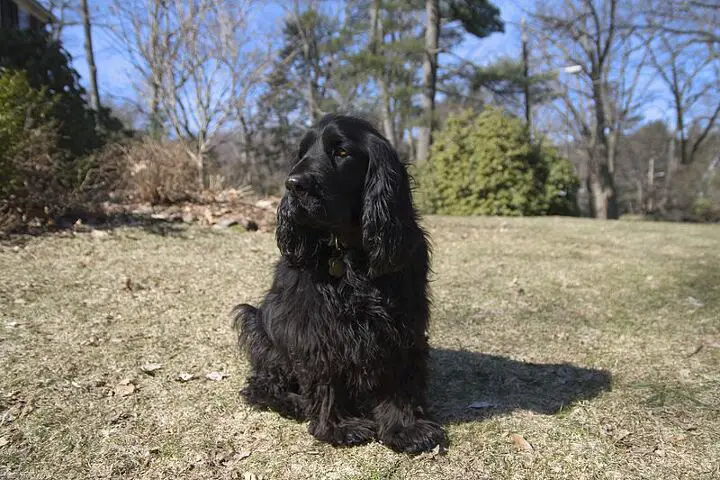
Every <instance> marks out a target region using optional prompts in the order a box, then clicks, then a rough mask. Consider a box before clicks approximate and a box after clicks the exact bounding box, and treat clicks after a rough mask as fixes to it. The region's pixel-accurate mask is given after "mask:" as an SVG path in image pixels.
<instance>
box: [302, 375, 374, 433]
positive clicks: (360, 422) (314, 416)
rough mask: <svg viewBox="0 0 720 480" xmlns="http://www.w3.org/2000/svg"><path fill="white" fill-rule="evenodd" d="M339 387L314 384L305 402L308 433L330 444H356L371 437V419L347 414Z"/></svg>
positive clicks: (372, 423) (372, 425) (372, 424)
mask: <svg viewBox="0 0 720 480" xmlns="http://www.w3.org/2000/svg"><path fill="white" fill-rule="evenodd" d="M343 393H344V392H343V391H342V390H341V389H338V388H336V387H334V386H333V385H331V384H329V383H323V384H320V385H317V386H315V388H314V389H313V392H312V396H311V399H310V401H309V404H308V411H307V414H308V417H309V418H310V425H309V426H308V431H309V432H310V434H311V435H312V436H313V437H315V438H317V439H318V440H320V441H322V442H326V443H329V444H331V445H336V446H337V445H359V444H362V443H367V442H369V441H371V440H372V439H374V438H375V422H374V421H372V420H370V419H364V418H359V417H351V416H348V415H347V414H346V413H345V412H346V407H347V405H346V398H345V395H344V394H343Z"/></svg>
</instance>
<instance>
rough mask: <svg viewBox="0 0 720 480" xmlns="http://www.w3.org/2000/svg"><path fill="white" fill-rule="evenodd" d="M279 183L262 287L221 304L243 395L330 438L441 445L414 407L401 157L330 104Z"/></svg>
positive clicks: (422, 329)
mask: <svg viewBox="0 0 720 480" xmlns="http://www.w3.org/2000/svg"><path fill="white" fill-rule="evenodd" d="M285 185H286V188H287V193H286V194H285V196H284V197H283V199H282V201H281V203H280V206H279V208H278V215H277V220H278V223H277V231H276V235H277V244H278V247H279V248H280V252H281V253H282V259H281V260H280V261H279V263H278V265H277V267H276V270H275V278H274V281H273V284H272V287H271V288H270V291H269V292H268V293H267V295H266V296H265V299H264V301H263V302H262V304H261V305H260V307H259V308H255V307H252V306H250V305H247V304H243V305H239V306H238V307H236V308H235V310H234V316H235V322H234V325H235V328H236V330H237V331H238V339H239V342H240V345H241V346H244V347H245V349H246V350H247V353H248V355H249V358H250V362H251V364H252V373H251V375H250V377H249V378H248V380H247V384H246V386H245V388H244V389H243V391H242V393H243V395H244V396H245V398H246V399H247V401H248V402H249V403H250V404H252V405H255V406H257V407H261V408H269V409H272V410H275V411H277V412H279V413H280V414H282V415H284V416H287V417H291V418H294V419H297V420H309V421H310V426H309V431H310V433H311V434H312V435H313V436H314V437H315V438H317V439H319V440H321V441H324V442H328V443H330V444H333V445H355V444H360V443H365V442H368V441H370V440H372V439H375V438H377V439H378V440H380V441H381V442H382V443H384V444H385V445H387V446H389V447H390V448H392V449H393V450H396V451H401V452H420V451H425V450H429V449H432V448H433V447H435V446H436V445H439V444H443V443H444V441H445V434H444V432H443V430H442V428H441V426H440V425H438V424H437V423H435V422H433V421H430V420H428V419H427V417H426V404H425V391H426V377H427V367H426V362H427V354H428V344H427V337H426V328H427V326H428V310H429V300H428V293H427V274H428V269H429V266H428V264H429V258H428V257H429V246H428V241H427V238H426V235H425V233H424V232H423V230H422V229H421V228H420V227H419V226H418V223H417V213H416V211H415V209H414V207H413V204H412V197H411V192H410V184H409V178H408V174H407V172H406V170H405V166H404V165H403V164H402V163H401V162H400V159H399V158H398V156H397V153H396V152H395V150H394V149H393V148H392V147H391V146H390V144H389V143H388V141H387V140H386V139H385V138H383V137H382V135H380V133H378V131H377V130H376V129H375V128H374V127H373V126H372V125H370V124H369V123H368V122H366V121H364V120H360V119H357V118H353V117H348V116H339V115H332V116H326V117H325V118H323V119H322V120H320V122H319V123H318V124H317V125H316V126H315V127H314V128H312V129H311V130H310V131H309V132H308V133H307V134H306V135H305V137H304V138H303V139H302V141H301V142H300V149H299V151H298V154H297V156H296V157H295V158H294V159H293V162H292V168H291V170H290V174H289V176H288V177H287V181H286V183H285Z"/></svg>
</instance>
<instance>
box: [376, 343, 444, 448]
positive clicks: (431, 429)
mask: <svg viewBox="0 0 720 480" xmlns="http://www.w3.org/2000/svg"><path fill="white" fill-rule="evenodd" d="M423 360H424V354H423V353H422V351H416V352H412V353H411V354H410V358H409V361H408V363H407V364H406V365H405V366H404V368H403V366H402V365H395V366H396V368H398V371H397V374H396V375H394V376H391V377H390V378H391V379H393V380H394V381H389V382H388V384H387V385H385V388H382V389H381V391H380V392H378V400H379V402H378V404H377V406H376V407H375V409H374V411H373V414H374V417H375V421H376V423H377V428H378V438H379V439H380V441H381V442H383V443H384V444H385V445H387V446H388V447H390V448H392V449H393V450H395V451H396V452H406V453H419V452H424V451H428V450H431V449H433V448H434V447H435V446H436V445H441V446H444V445H445V444H446V437H445V432H444V430H443V428H442V426H440V424H438V423H436V422H433V421H432V420H429V419H427V417H426V412H425V408H426V407H425V405H426V402H425V377H426V371H425V367H424V362H423ZM398 379H400V381H399V382H398V381H397V380H398Z"/></svg>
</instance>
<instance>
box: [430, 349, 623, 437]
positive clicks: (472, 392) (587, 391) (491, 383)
mask: <svg viewBox="0 0 720 480" xmlns="http://www.w3.org/2000/svg"><path fill="white" fill-rule="evenodd" d="M611 380H612V376H611V374H610V372H607V371H605V370H596V369H592V368H584V367H577V366H574V365H571V364H569V363H561V364H541V363H528V362H522V361H517V360H511V359H509V358H505V357H500V356H496V355H486V354H482V353H476V352H470V351H463V350H447V349H432V350H431V352H430V382H429V391H428V397H429V398H428V400H429V407H430V411H431V413H432V415H433V416H434V417H435V418H436V419H437V420H439V421H441V422H443V423H462V422H471V421H475V420H482V419H487V418H491V417H493V416H496V415H503V414H507V413H510V412H512V411H513V410H529V411H533V412H536V413H541V414H546V415H551V414H555V413H558V412H560V411H561V410H562V409H564V408H567V407H569V406H571V405H572V404H574V403H575V402H578V401H581V400H588V399H591V398H594V397H596V396H598V395H599V394H600V393H601V392H603V391H606V390H610V389H611Z"/></svg>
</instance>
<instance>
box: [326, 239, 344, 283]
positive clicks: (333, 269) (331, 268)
mask: <svg viewBox="0 0 720 480" xmlns="http://www.w3.org/2000/svg"><path fill="white" fill-rule="evenodd" d="M330 246H331V248H332V249H333V251H332V254H331V255H330V258H329V259H328V273H329V274H330V275H331V276H333V277H336V278H340V277H342V276H343V275H345V262H344V261H343V256H344V255H343V247H344V246H345V245H343V243H342V241H340V238H339V237H338V236H337V235H335V234H332V236H331V237H330Z"/></svg>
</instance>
